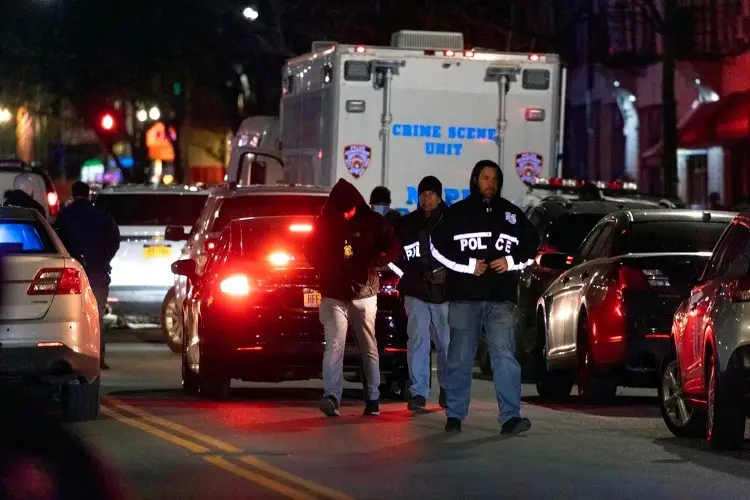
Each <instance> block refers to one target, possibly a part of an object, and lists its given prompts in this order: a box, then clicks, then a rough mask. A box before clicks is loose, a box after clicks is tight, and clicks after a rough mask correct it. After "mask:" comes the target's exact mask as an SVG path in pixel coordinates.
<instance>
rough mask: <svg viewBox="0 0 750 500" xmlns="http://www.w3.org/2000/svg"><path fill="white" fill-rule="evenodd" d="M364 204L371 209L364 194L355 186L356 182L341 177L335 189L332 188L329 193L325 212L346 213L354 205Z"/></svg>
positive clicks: (360, 205)
mask: <svg viewBox="0 0 750 500" xmlns="http://www.w3.org/2000/svg"><path fill="white" fill-rule="evenodd" d="M362 206H364V207H365V208H366V209H367V210H369V209H370V207H369V206H368V205H367V202H366V201H365V199H364V197H363V196H362V194H361V193H360V192H359V191H358V190H357V188H356V187H354V184H352V183H350V182H348V181H347V180H345V179H339V180H338V182H337V183H336V185H335V186H333V189H331V194H330V195H328V199H327V200H326V203H325V205H323V213H324V214H344V213H346V212H348V211H350V210H351V209H352V208H354V207H362Z"/></svg>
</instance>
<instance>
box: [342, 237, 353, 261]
mask: <svg viewBox="0 0 750 500" xmlns="http://www.w3.org/2000/svg"><path fill="white" fill-rule="evenodd" d="M353 256H354V250H352V246H351V245H350V244H349V242H348V241H346V240H344V258H345V259H350V258H352V257H353Z"/></svg>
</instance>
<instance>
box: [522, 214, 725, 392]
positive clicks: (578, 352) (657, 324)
mask: <svg viewBox="0 0 750 500" xmlns="http://www.w3.org/2000/svg"><path fill="white" fill-rule="evenodd" d="M733 215H734V214H731V213H728V212H699V211H694V210H637V211H636V210H629V211H623V212H617V213H614V214H610V215H608V216H607V217H605V218H604V219H602V220H601V221H600V222H599V223H598V224H597V225H596V226H595V227H594V229H592V230H591V232H590V233H589V234H588V236H587V237H586V239H585V240H584V242H583V243H582V245H581V248H580V249H579V250H578V252H577V253H576V255H575V257H574V258H573V260H572V263H571V262H570V259H569V255H568V254H565V253H549V254H546V255H543V256H542V257H541V259H540V263H539V265H541V266H544V267H548V268H552V269H565V270H566V271H565V272H564V273H563V274H562V275H561V276H560V277H559V278H558V279H556V280H555V281H554V283H552V285H551V286H550V287H549V288H548V289H547V291H545V292H544V294H543V295H542V297H541V298H540V299H539V301H538V303H537V320H536V324H537V326H538V334H539V337H538V341H539V342H540V343H543V345H544V348H543V360H544V364H543V365H542V366H541V367H540V369H539V370H538V375H537V380H536V384H537V390H538V392H539V395H540V396H544V397H562V396H566V395H569V394H570V391H571V388H572V386H573V384H574V383H575V382H577V385H578V393H579V395H581V396H583V397H584V399H585V400H587V401H589V402H599V401H606V400H608V399H611V398H612V397H614V395H615V393H616V390H617V386H619V385H621V386H629V387H656V384H657V381H658V369H659V367H660V366H661V363H662V361H663V360H664V359H665V358H666V357H667V356H669V353H670V352H671V341H670V335H669V332H670V329H671V325H672V316H673V314H674V312H675V310H676V309H677V307H678V306H679V304H680V302H681V301H682V299H683V298H684V297H685V296H686V295H687V294H688V293H689V291H690V285H691V283H692V281H693V279H695V276H697V275H698V274H699V273H700V271H701V270H702V269H703V267H704V266H705V264H706V261H707V260H708V258H709V257H710V256H711V251H712V249H713V247H714V245H715V244H716V241H717V240H718V239H719V237H720V236H721V233H722V232H723V231H724V229H725V228H726V226H727V224H728V223H729V222H730V221H731V220H732V217H733Z"/></svg>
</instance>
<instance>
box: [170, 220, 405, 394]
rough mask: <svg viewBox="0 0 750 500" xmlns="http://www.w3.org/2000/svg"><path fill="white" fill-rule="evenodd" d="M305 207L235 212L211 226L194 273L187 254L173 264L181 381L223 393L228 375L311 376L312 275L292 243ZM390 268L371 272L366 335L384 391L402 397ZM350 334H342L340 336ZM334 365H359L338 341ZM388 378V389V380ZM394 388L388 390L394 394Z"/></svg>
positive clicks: (316, 373) (300, 233)
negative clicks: (373, 345) (181, 284)
mask: <svg viewBox="0 0 750 500" xmlns="http://www.w3.org/2000/svg"><path fill="white" fill-rule="evenodd" d="M313 220H314V218H313V217H310V216H303V217H300V216H282V217H258V218H247V219H237V220H234V221H233V222H231V223H230V224H229V225H228V226H227V227H226V228H225V229H224V230H223V231H222V233H221V236H220V237H219V239H218V241H217V244H216V247H215V250H214V252H213V254H212V255H211V257H210V259H209V262H208V263H207V265H206V268H205V270H204V272H203V273H201V275H200V276H197V275H196V274H195V262H194V261H193V260H180V261H177V262H175V263H174V264H173V266H172V269H173V271H174V273H175V274H178V275H183V276H187V277H188V279H189V280H190V281H191V287H190V291H189V292H188V296H187V298H186V300H185V303H184V307H183V321H184V325H185V335H184V336H183V337H184V340H183V349H182V383H183V387H185V389H187V390H191V391H192V390H197V391H198V392H199V394H200V395H201V396H203V397H209V398H225V397H227V396H228V393H229V388H230V382H231V380H232V379H240V380H244V381H250V382H282V381H290V380H307V379H312V378H319V377H320V372H321V363H322V357H323V350H324V346H325V340H324V336H323V327H322V325H321V324H320V321H319V319H318V308H319V306H320V301H321V296H320V293H319V291H318V276H317V273H316V272H315V270H314V269H313V268H312V267H311V266H310V264H309V263H308V262H307V261H306V260H305V257H304V255H303V253H302V246H303V244H304V241H305V239H306V238H307V236H308V234H309V232H310V231H311V230H312V223H313ZM396 282H397V277H396V276H395V275H393V274H391V273H390V272H389V271H384V272H383V273H382V274H381V282H380V294H379V295H378V315H377V319H376V335H377V340H378V347H379V350H380V366H381V376H382V381H383V385H384V389H386V392H385V394H386V395H389V392H390V395H392V396H394V395H395V396H398V397H399V398H403V397H404V396H405V395H406V392H407V391H406V388H407V385H408V379H409V376H408V371H407V366H406V341H407V336H406V313H405V311H404V308H403V306H402V304H401V301H400V299H399V297H398V292H397V291H396V289H395V284H396ZM347 337H348V339H352V337H353V336H352V335H348V336H347ZM344 370H345V371H348V372H355V373H356V372H358V371H359V370H360V360H359V354H358V351H357V348H356V346H355V345H354V344H353V343H349V341H348V343H347V346H346V354H345V359H344ZM392 388H396V390H395V391H394V390H390V391H388V389H392ZM394 392H395V394H394Z"/></svg>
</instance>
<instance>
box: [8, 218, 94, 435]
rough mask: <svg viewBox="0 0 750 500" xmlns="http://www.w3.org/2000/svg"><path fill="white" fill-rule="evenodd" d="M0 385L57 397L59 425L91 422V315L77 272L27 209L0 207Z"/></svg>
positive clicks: (85, 288)
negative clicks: (46, 389)
mask: <svg viewBox="0 0 750 500" xmlns="http://www.w3.org/2000/svg"><path fill="white" fill-rule="evenodd" d="M0 255H2V260H3V272H2V288H1V289H0V293H1V294H2V295H1V296H0V382H9V381H19V380H21V381H23V380H29V379H33V380H35V381H37V382H42V383H46V384H50V385H52V386H53V387H54V388H56V389H58V390H59V396H60V401H61V404H62V414H63V418H64V419H65V420H67V421H85V420H93V419H96V418H97V417H98V416H99V383H100V382H99V381H100V378H99V349H100V346H99V336H100V327H99V314H98V311H97V304H96V299H95V298H94V294H93V293H92V291H91V288H90V286H89V281H88V278H87V276H86V273H85V272H84V270H83V268H82V267H81V265H80V264H79V263H78V262H77V261H76V260H75V259H73V258H72V257H71V256H70V255H69V254H68V252H67V250H66V249H65V247H64V246H63V244H62V242H61V241H60V239H59V238H58V237H57V234H55V231H54V230H53V229H52V227H51V226H50V225H49V224H48V223H47V221H46V220H44V219H43V217H42V216H41V215H40V214H39V213H38V212H37V211H35V210H29V209H26V208H18V207H9V206H2V207H0Z"/></svg>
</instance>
